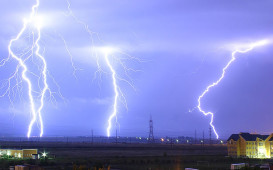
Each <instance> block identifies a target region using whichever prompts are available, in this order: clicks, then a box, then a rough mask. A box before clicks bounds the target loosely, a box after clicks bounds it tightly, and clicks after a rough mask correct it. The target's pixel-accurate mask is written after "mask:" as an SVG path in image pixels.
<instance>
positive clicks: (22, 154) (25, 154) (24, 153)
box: [0, 149, 38, 158]
mask: <svg viewBox="0 0 273 170" xmlns="http://www.w3.org/2000/svg"><path fill="white" fill-rule="evenodd" d="M33 154H38V150H37V149H0V157H2V156H4V155H7V156H10V157H15V158H32V155H33Z"/></svg>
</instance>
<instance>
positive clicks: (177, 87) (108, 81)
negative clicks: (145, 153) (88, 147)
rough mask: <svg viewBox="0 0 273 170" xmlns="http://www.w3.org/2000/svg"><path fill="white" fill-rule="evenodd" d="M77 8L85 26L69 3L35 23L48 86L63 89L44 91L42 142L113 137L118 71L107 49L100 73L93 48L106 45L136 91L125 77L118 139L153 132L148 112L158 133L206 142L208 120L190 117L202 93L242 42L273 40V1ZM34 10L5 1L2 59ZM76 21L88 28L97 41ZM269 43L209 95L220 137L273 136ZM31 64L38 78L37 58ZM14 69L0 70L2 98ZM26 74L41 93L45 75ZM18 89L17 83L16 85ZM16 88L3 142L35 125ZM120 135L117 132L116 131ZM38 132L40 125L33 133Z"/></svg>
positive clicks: (21, 1)
mask: <svg viewBox="0 0 273 170" xmlns="http://www.w3.org/2000/svg"><path fill="white" fill-rule="evenodd" d="M70 3H71V6H70V8H71V10H72V11H73V14H74V15H75V16H76V17H77V18H78V19H79V20H75V18H73V16H72V15H71V13H69V10H68V3H67V1H66V0H59V1H57V2H56V1H54V0H40V6H39V10H38V15H39V17H37V18H38V20H39V21H37V22H39V23H40V24H41V25H42V27H41V41H40V45H41V50H40V51H41V53H42V54H43V56H44V57H45V59H46V61H47V65H48V74H49V80H48V83H49V86H50V88H51V90H52V92H56V93H53V97H50V95H49V93H47V98H46V102H45V106H44V109H43V111H42V115H43V120H44V126H45V129H44V135H45V136H67V135H70V136H79V135H90V132H91V129H93V130H94V134H95V135H106V127H107V126H108V125H107V120H108V117H109V115H110V114H111V111H112V108H113V100H114V90H113V85H112V77H111V72H110V70H109V68H108V67H107V65H106V63H105V61H104V58H103V57H104V56H103V55H102V54H101V53H97V54H98V55H97V58H98V59H99V63H100V65H101V67H102V70H103V72H102V74H101V75H100V74H95V73H96V71H97V60H96V56H95V55H94V53H95V52H94V51H96V49H97V47H102V46H108V47H109V46H110V47H114V48H115V49H118V50H116V52H113V56H111V60H110V61H111V62H112V64H113V66H114V68H115V69H116V71H117V73H118V75H119V76H120V78H121V79H126V80H128V81H130V82H131V83H132V84H133V86H134V88H133V87H131V86H130V85H129V84H128V83H126V82H125V81H121V80H119V81H118V85H119V87H120V89H121V90H122V92H123V94H124V96H125V98H126V101H127V106H128V110H127V109H126V107H125V106H124V105H123V104H122V101H123V100H122V99H121V100H119V103H118V104H119V105H118V129H119V134H120V135H121V136H147V135H148V127H149V124H148V123H149V118H150V115H151V116H152V118H153V121H154V133H155V136H158V137H160V136H166V135H168V136H193V135H194V131H195V130H196V131H197V135H199V136H202V132H203V131H204V132H205V136H208V129H209V122H210V117H209V116H207V117H205V116H204V115H202V113H200V112H198V110H197V109H195V110H193V111H192V112H189V110H192V109H194V108H195V107H196V106H197V104H198V102H197V99H198V96H199V95H201V94H202V93H203V91H204V90H205V89H206V87H207V86H208V85H210V84H211V83H213V82H214V81H215V80H217V79H218V78H219V77H220V76H221V73H222V68H223V67H224V66H225V65H226V64H227V62H228V61H229V60H230V58H231V53H232V51H233V50H235V49H236V48H238V46H240V45H241V44H248V43H253V42H255V41H259V40H263V39H269V40H270V39H272V37H273V17H272V15H273V12H272V9H273V2H272V1H270V0H263V1H261V0H251V1H250V0H241V1H237V0H223V1H221V2H220V1H216V0H205V1H198V0H168V1H157V0H150V1H145V0H138V1H128V0H127V1H124V0H110V1H109V0H108V1H106V0H70ZM33 4H35V0H9V1H5V0H2V1H1V2H0V14H1V15H0V23H1V29H0V57H1V59H4V58H6V57H8V54H9V53H8V45H9V41H10V40H11V39H12V38H14V37H16V35H17V34H18V33H19V31H20V29H21V28H22V26H23V18H28V17H29V14H30V12H31V7H32V5H33ZM79 21H82V22H84V23H86V25H88V27H89V29H90V30H91V31H92V32H93V34H92V35H93V37H90V36H89V34H88V33H87V32H86V29H85V27H84V25H83V24H81V23H80V22H79ZM32 30H33V28H31V26H30V27H29V28H28V29H27V30H26V32H25V33H24V34H23V36H22V37H21V38H20V40H19V41H17V42H15V43H14V44H13V46H12V50H13V51H15V52H16V54H18V55H19V54H22V53H24V52H25V51H24V50H25V49H26V48H29V47H30V45H31V42H33V41H32V40H31V35H32V33H33V34H34V35H35V36H36V38H37V32H35V31H34V32H32ZM35 36H34V38H35ZM63 40H65V41H66V46H65V43H64V41H63ZM272 40H273V39H272ZM272 46H273V44H268V45H266V46H263V47H258V48H255V49H254V50H253V51H251V52H248V53H246V54H238V55H237V57H238V58H237V60H236V62H234V63H233V64H232V65H231V66H230V68H229V69H228V71H227V73H226V76H225V78H224V79H223V81H221V83H220V84H219V85H218V86H217V87H214V88H212V89H211V91H210V92H209V93H208V94H207V95H206V96H205V97H204V98H203V99H202V108H203V109H204V110H206V111H211V112H213V113H215V116H214V118H215V120H214V125H215V127H216V130H217V132H218V133H219V135H220V137H221V138H224V139H225V138H226V137H228V136H229V135H230V134H231V133H238V132H242V131H244V132H245V131H247V132H257V133H271V132H273V127H272V121H271V120H272V119H273V105H272V102H273V81H272V80H273V78H272V73H273V58H272V57H273V50H272ZM66 47H67V48H68V49H69V52H70V54H71V55H69V53H68V51H67V50H66ZM240 47H241V46H240ZM26 56H27V55H25V56H23V57H26ZM71 57H72V60H71ZM32 58H33V59H32V60H30V61H28V63H27V65H28V66H29V67H30V68H31V69H30V70H31V71H33V72H34V73H35V74H37V75H39V74H40V73H39V69H37V68H39V66H38V65H39V61H36V60H37V59H35V56H34V57H32ZM71 61H73V65H72V63H71ZM16 65H17V63H16V61H15V60H11V61H9V62H8V63H6V65H5V66H3V67H2V68H0V78H1V80H3V81H2V82H1V83H4V84H2V85H1V87H2V88H1V94H3V93H4V92H5V90H6V87H7V86H6V84H5V82H6V81H5V80H6V79H7V78H8V77H9V76H10V75H11V74H12V73H13V72H14V71H15V70H16ZM124 65H126V68H131V69H132V70H135V71H130V70H129V72H128V75H129V77H128V76H126V74H125V73H126V72H125V70H124ZM73 66H74V67H75V68H76V72H74V69H73ZM21 71H22V70H21ZM37 71H38V73H37ZM20 73H21V72H20ZM73 73H75V75H73ZM27 74H28V76H29V77H30V78H32V81H33V86H34V88H35V86H37V87H38V85H39V83H38V82H39V79H38V78H37V77H35V75H34V74H32V73H31V72H29V73H27ZM19 76H20V74H19ZM19 80H20V77H19ZM12 83H13V85H11V86H12V87H14V83H16V82H15V81H13V82H12ZM14 89H15V90H14ZM14 89H13V90H12V91H11V92H14V93H11V95H10V96H11V99H12V101H13V102H12V104H11V103H10V101H9V97H8V96H4V97H2V98H1V99H0V108H1V109H0V129H1V130H0V135H1V136H26V133H27V130H28V129H27V128H28V124H29V122H30V120H31V115H30V109H29V100H28V97H27V86H26V84H25V83H24V82H22V83H21V85H20V86H19V88H18V89H17V88H14ZM37 89H38V88H37ZM33 93H34V95H35V92H33ZM36 96H37V94H36ZM37 97H38V96H37ZM37 102H38V101H37ZM114 122H115V121H114V120H113V123H114ZM114 131H115V127H114V128H113V130H112V131H111V132H112V134H114ZM38 134H39V129H38V126H36V125H35V126H34V128H33V132H32V135H33V136H37V135H38Z"/></svg>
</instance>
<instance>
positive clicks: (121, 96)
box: [62, 0, 143, 137]
mask: <svg viewBox="0 0 273 170" xmlns="http://www.w3.org/2000/svg"><path fill="white" fill-rule="evenodd" d="M67 9H68V13H67V14H65V15H66V16H71V17H72V18H73V19H74V20H75V22H77V23H78V24H80V25H82V26H83V28H84V29H85V31H86V33H87V34H88V35H89V38H90V40H91V44H92V45H91V49H92V52H94V53H93V54H92V55H93V56H95V58H96V64H97V71H96V72H95V74H94V79H95V78H96V77H97V74H99V77H100V80H101V74H102V73H106V71H104V70H103V68H102V64H101V58H100V57H99V53H103V54H104V61H105V63H106V66H107V67H108V69H109V70H110V71H111V75H112V76H111V77H112V85H113V91H114V100H113V110H112V112H111V114H110V116H109V118H108V127H107V136H108V137H110V131H111V128H112V120H113V118H116V124H118V122H117V113H118V109H117V107H118V102H119V100H120V101H121V102H122V104H123V105H124V106H125V108H126V109H127V110H128V107H127V101H126V98H125V95H124V94H123V92H122V90H121V88H120V87H119V86H118V81H123V82H125V83H127V84H128V85H129V86H131V87H132V88H133V89H134V90H135V91H136V89H135V87H134V86H133V83H132V79H131V77H130V75H129V72H139V71H141V70H135V69H132V68H128V67H127V66H126V64H125V63H124V62H123V61H122V59H119V58H117V57H115V58H114V59H115V60H116V61H117V62H118V63H119V65H120V66H121V67H122V68H123V70H124V73H125V76H126V77H127V78H128V79H129V80H127V79H126V78H122V77H121V76H119V75H118V73H117V71H116V69H115V68H114V66H113V64H112V63H111V62H110V59H109V56H111V55H110V53H113V52H118V53H119V54H121V55H123V56H125V58H126V59H128V58H129V59H131V60H135V61H137V62H143V61H142V60H140V59H138V58H136V57H133V56H130V55H128V54H126V53H124V52H122V51H119V50H117V49H113V48H111V47H98V48H96V47H95V46H94V37H96V38H97V39H98V40H99V42H103V41H102V39H101V38H100V36H99V34H98V33H96V32H93V31H91V30H90V28H89V26H88V24H86V23H85V22H83V21H82V20H80V19H78V18H77V17H76V15H75V14H74V13H73V11H72V10H71V4H70V2H69V0H67ZM62 39H63V38H62ZM63 41H64V42H65V40H64V39H63ZM65 46H66V50H67V51H69V50H68V49H67V45H66V43H65ZM70 57H71V58H72V55H70ZM71 61H72V59H71ZM99 85H100V84H99Z"/></svg>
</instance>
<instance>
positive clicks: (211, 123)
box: [197, 40, 269, 139]
mask: <svg viewBox="0 0 273 170" xmlns="http://www.w3.org/2000/svg"><path fill="white" fill-rule="evenodd" d="M268 43H269V41H268V40H261V41H257V42H255V43H251V44H248V45H247V47H246V48H245V49H243V50H242V49H239V48H237V49H236V50H234V51H233V52H232V55H231V59H230V60H229V62H228V63H227V65H226V66H225V67H224V68H223V70H222V75H221V76H220V78H219V79H218V80H217V81H215V82H213V83H212V84H211V85H209V86H207V88H206V90H205V91H204V92H203V93H202V94H201V95H200V96H199V97H198V106H197V108H198V110H199V111H200V112H201V113H203V114H204V115H205V116H208V115H210V116H211V119H210V126H211V127H212V129H213V132H214V134H215V135H216V138H217V139H218V138H219V135H218V133H217V132H216V130H215V127H214V125H213V117H214V114H213V113H212V112H206V111H204V110H203V109H202V108H201V100H202V98H203V97H204V96H205V95H206V94H207V93H208V92H209V90H210V89H211V88H212V87H214V86H217V85H218V84H219V83H220V82H221V81H222V79H223V78H224V77H225V74H226V71H227V69H228V68H229V67H230V65H231V64H232V63H233V62H234V61H235V60H236V54H238V53H247V52H249V51H251V50H253V49H254V48H256V47H259V46H264V45H266V44H268Z"/></svg>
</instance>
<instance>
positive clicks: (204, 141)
mask: <svg viewBox="0 0 273 170" xmlns="http://www.w3.org/2000/svg"><path fill="white" fill-rule="evenodd" d="M203 145H205V132H204V130H203Z"/></svg>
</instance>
